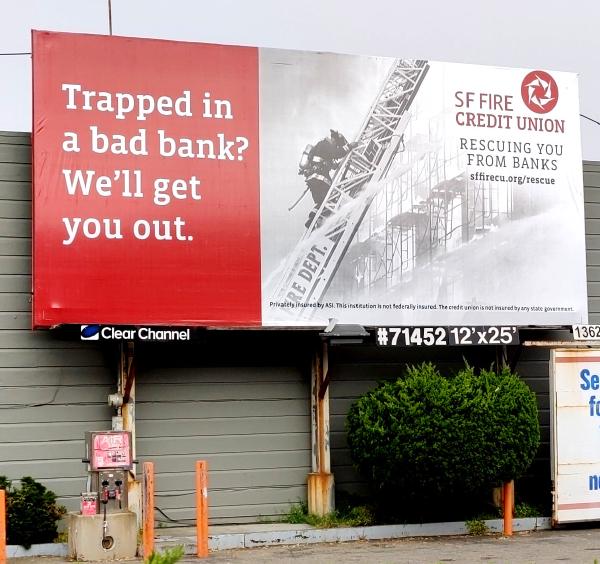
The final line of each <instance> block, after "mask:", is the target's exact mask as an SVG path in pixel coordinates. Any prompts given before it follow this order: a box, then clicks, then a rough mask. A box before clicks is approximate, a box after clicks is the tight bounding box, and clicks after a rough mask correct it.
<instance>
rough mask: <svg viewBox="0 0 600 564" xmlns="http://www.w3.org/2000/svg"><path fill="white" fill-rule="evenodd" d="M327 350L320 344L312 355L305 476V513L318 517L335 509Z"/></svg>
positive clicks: (322, 342) (323, 342) (326, 344)
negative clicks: (309, 462)
mask: <svg viewBox="0 0 600 564" xmlns="http://www.w3.org/2000/svg"><path fill="white" fill-rule="evenodd" d="M328 347H329V345H328V343H327V341H325V340H323V341H321V343H320V344H319V346H318V347H317V349H316V351H315V355H314V357H313V363H312V370H311V371H312V374H311V390H310V391H311V395H310V397H311V450H312V472H311V473H310V474H309V475H308V511H309V513H312V514H315V515H321V516H322V515H327V514H328V513H331V512H332V511H333V510H334V509H335V501H334V477H333V474H332V473H331V453H330V449H329V444H330V440H329V378H328V372H329V359H328Z"/></svg>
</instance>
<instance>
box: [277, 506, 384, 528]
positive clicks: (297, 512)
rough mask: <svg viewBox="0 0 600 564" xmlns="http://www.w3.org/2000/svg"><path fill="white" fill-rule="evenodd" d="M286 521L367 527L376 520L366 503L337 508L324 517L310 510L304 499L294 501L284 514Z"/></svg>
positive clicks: (327, 525)
mask: <svg viewBox="0 0 600 564" xmlns="http://www.w3.org/2000/svg"><path fill="white" fill-rule="evenodd" d="M282 521H283V522H284V523H293V524H298V523H306V524H307V525H311V526H312V527H315V528H317V529H331V528H335V527H365V526H368V525H372V524H373V523H374V522H375V518H374V516H373V512H372V511H371V509H370V508H369V507H367V506H366V505H358V506H356V507H352V508H347V509H344V510H335V511H332V512H331V513H328V514H327V515H323V516H322V517H321V516H319V515H314V514H312V513H309V512H308V505H307V504H306V502H304V501H300V502H298V503H294V504H292V505H291V506H290V509H289V511H288V512H287V513H286V514H285V515H284V517H283V519H282Z"/></svg>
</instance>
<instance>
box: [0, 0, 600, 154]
mask: <svg viewBox="0 0 600 564" xmlns="http://www.w3.org/2000/svg"><path fill="white" fill-rule="evenodd" d="M112 19H113V33H114V34H118V35H130V36H139V37H156V38H164V39H181V40H186V41H202V42H212V43H226V44H235V45H256V46H259V47H276V48H283V49H304V50H311V51H333V52H340V53H353V54H364V55H387V56H396V57H405V58H411V57H419V58H424V59H433V60H438V61H453V62H464V63H478V64H486V65H498V66H512V67H524V68H534V69H547V70H564V71H571V72H576V73H578V74H579V77H580V82H579V87H580V103H581V113H583V114H586V115H588V116H590V117H592V118H594V119H596V120H597V121H600V70H599V68H598V56H599V54H600V32H599V31H598V25H599V23H600V2H599V1H598V0H571V1H568V2H567V1H565V0H546V1H541V0H502V1H496V0H488V1H482V0H472V1H469V0H453V1H452V2H446V1H443V0H437V1H432V0H421V1H420V2H408V1H407V0H369V1H368V2H367V1H359V0H302V1H298V2H290V1H285V0H211V1H208V0H169V1H168V2H167V1H166V0H163V1H159V0H112ZM32 28H35V29H47V30H56V31H76V32H86V33H108V0H85V1H84V0H20V1H19V2H15V1H12V2H9V1H8V0H4V2H3V8H2V18H1V23H0V30H1V33H0V52H1V53H7V52H19V51H30V50H31V47H30V30H31V29H32ZM0 72H1V73H2V81H0V100H1V101H2V104H0V130H9V131H28V130H30V129H31V108H30V105H31V96H30V88H31V80H30V59H29V57H28V56H0ZM581 133H582V145H583V158H584V159H587V160H595V161H600V125H595V124H593V123H591V122H589V121H587V120H584V119H582V120H581Z"/></svg>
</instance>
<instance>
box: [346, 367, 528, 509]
mask: <svg viewBox="0 0 600 564" xmlns="http://www.w3.org/2000/svg"><path fill="white" fill-rule="evenodd" d="M347 430H348V443H349V446H350V452H351V456H352V459H353V461H354V463H355V464H356V466H357V468H358V470H359V471H360V472H361V474H362V475H363V476H364V477H365V478H366V479H367V480H368V481H369V482H370V484H371V485H372V486H373V488H374V489H375V491H376V492H378V493H379V494H381V499H388V500H390V499H392V498H398V497H399V496H400V497H402V498H403V499H404V500H409V501H410V499H411V498H412V500H413V501H416V500H420V501H426V500H427V499H436V498H437V499H439V498H440V497H441V496H448V495H450V496H451V495H457V494H473V493H474V492H477V491H478V490H480V489H481V488H482V487H484V486H488V485H492V484H496V483H500V482H503V481H506V480H511V479H514V478H518V477H519V476H521V475H522V474H523V473H524V472H525V470H526V469H527V468H528V467H529V465H530V464H531V462H532V460H533V457H534V456H535V453H536V451H537V448H538V446H539V440H540V430H539V423H538V414H537V404H536V400H535V395H534V394H533V392H532V391H531V390H530V389H529V388H528V387H527V385H526V384H525V383H524V382H523V381H522V380H520V379H519V378H518V376H516V375H515V374H512V373H511V372H510V370H509V369H508V368H503V369H502V370H501V371H500V372H499V373H498V374H497V373H496V372H494V371H492V370H482V371H480V372H479V373H476V372H475V370H474V369H473V368H472V367H469V366H465V367H464V368H463V369H462V370H460V371H459V372H458V373H457V374H456V375H454V376H453V377H450V378H445V377H443V376H442V375H441V374H440V372H439V371H438V370H437V368H436V367H435V366H433V365H432V364H431V363H424V364H421V365H419V366H416V367H410V368H409V369H408V371H407V375H406V377H405V378H402V379H398V380H396V381H394V382H385V383H382V384H381V385H380V386H378V387H377V388H376V389H374V390H372V391H370V392H368V393H366V394H365V395H363V396H362V397H361V398H359V399H358V400H357V401H356V402H355V403H354V404H353V405H352V407H351V408H350V411H349V413H348V419H347Z"/></svg>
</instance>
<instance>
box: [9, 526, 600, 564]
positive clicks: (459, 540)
mask: <svg viewBox="0 0 600 564" xmlns="http://www.w3.org/2000/svg"><path fill="white" fill-rule="evenodd" d="M204 561H205V562H207V563H211V564H212V563H230V562H231V563H232V564H244V563H257V562H261V563H262V562H265V563H271V562H272V563H275V562H277V563H282V564H284V563H293V564H305V563H306V564H308V563H310V564H313V563H314V564H329V563H331V564H342V563H343V564H345V563H353V562H364V563H369V564H380V563H381V564H386V563H395V564H396V563H397V564H441V563H445V562H455V563H458V564H472V563H481V562H485V563H487V564H548V563H551V562H567V563H571V564H600V529H574V530H553V531H539V532H533V533H518V534H515V535H514V536H513V537H508V538H507V537H502V536H500V535H486V536H480V537H474V536H461V537H428V538H418V539H399V540H392V541H358V542H346V543H336V544H310V545H288V546H271V547H262V548H252V549H239V550H223V551H218V552H214V553H211V555H210V556H209V557H208V558H207V559H205V560H204ZM8 562H10V563H11V564H62V563H64V562H68V560H65V559H64V558H51V557H38V558H14V559H9V560H8ZM131 562H135V561H131ZM181 562H185V563H191V562H196V563H197V562H199V561H198V560H197V559H196V558H192V557H190V556H186V557H185V558H184V559H183V560H182V561H181Z"/></svg>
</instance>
